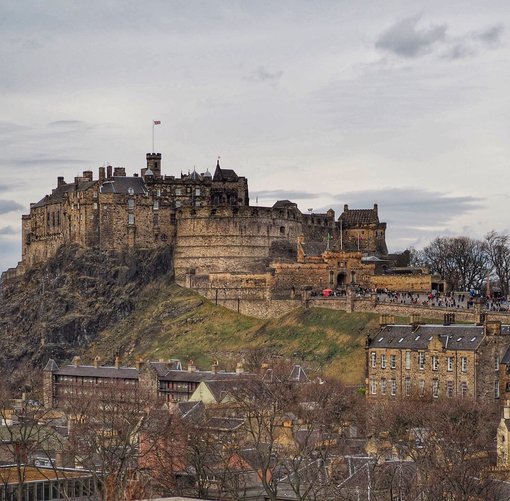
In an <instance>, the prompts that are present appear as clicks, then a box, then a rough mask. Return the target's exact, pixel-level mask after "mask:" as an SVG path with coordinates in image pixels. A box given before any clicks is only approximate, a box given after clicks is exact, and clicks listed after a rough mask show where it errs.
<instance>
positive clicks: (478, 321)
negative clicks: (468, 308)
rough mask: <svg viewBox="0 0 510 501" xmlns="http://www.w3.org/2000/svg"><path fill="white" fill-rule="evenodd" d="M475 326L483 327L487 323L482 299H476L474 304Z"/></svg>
mask: <svg viewBox="0 0 510 501" xmlns="http://www.w3.org/2000/svg"><path fill="white" fill-rule="evenodd" d="M473 309H474V315H475V325H483V324H484V323H485V313H483V312H482V301H481V299H480V298H476V299H475V304H474V308H473Z"/></svg>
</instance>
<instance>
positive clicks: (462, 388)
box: [460, 381, 468, 397]
mask: <svg viewBox="0 0 510 501" xmlns="http://www.w3.org/2000/svg"><path fill="white" fill-rule="evenodd" d="M467 394H468V385H467V383H466V381H462V383H460V395H461V397H467Z"/></svg>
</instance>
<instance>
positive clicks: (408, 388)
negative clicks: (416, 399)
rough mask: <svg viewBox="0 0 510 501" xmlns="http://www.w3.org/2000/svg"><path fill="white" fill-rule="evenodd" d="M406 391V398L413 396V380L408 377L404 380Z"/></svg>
mask: <svg viewBox="0 0 510 501" xmlns="http://www.w3.org/2000/svg"><path fill="white" fill-rule="evenodd" d="M404 391H405V396H406V397H409V396H410V395H411V379H410V378H408V377H406V378H405V380H404Z"/></svg>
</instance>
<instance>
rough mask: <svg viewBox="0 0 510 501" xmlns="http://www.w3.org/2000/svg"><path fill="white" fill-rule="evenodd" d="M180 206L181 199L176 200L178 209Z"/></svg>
mask: <svg viewBox="0 0 510 501" xmlns="http://www.w3.org/2000/svg"><path fill="white" fill-rule="evenodd" d="M180 206H181V201H180V200H176V201H175V207H176V208H177V209H178V208H179V207H180Z"/></svg>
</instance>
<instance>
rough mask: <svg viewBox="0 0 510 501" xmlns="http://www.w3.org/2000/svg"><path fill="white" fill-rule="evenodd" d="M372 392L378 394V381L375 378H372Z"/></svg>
mask: <svg viewBox="0 0 510 501" xmlns="http://www.w3.org/2000/svg"><path fill="white" fill-rule="evenodd" d="M370 393H371V394H372V395H377V381H376V380H375V379H371V380H370Z"/></svg>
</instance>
